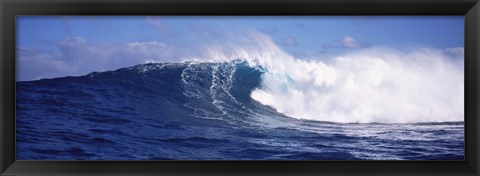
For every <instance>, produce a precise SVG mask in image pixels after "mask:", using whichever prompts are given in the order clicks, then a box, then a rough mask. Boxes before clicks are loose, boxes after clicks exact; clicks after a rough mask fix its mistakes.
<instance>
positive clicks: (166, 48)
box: [16, 16, 464, 81]
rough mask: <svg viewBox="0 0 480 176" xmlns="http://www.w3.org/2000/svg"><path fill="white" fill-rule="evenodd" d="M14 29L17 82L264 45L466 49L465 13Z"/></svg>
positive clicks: (67, 22) (69, 20) (136, 19)
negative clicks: (15, 30)
mask: <svg viewBox="0 0 480 176" xmlns="http://www.w3.org/2000/svg"><path fill="white" fill-rule="evenodd" d="M16 24H17V28H16V29H17V33H16V35H17V36H16V37H17V46H16V47H17V59H16V60H17V81H28V80H37V79H42V78H54V77H63V76H79V75H84V74H88V73H90V72H93V71H106V70H113V69H118V68H123V67H128V66H133V65H136V64H143V63H147V62H183V61H187V60H210V59H219V58H220V57H225V56H229V57H236V54H238V53H242V52H243V53H249V52H253V51H255V52H257V55H256V56H258V52H260V53H261V52H268V51H269V48H268V47H267V48H265V47H264V45H263V44H264V41H261V40H268V41H270V42H271V43H273V44H274V45H275V46H274V47H276V48H279V49H280V50H282V51H283V52H285V53H287V54H288V55H291V56H292V57H294V58H297V59H303V60H328V59H330V58H334V57H337V56H341V55H344V54H345V53H352V52H359V51H363V50H366V49H369V48H393V49H396V50H399V51H405V52H408V51H410V50H415V49H418V48H434V49H437V50H442V51H445V52H450V53H462V54H463V47H464V18H463V16H297V17H288V16H276V17H273V16H270V17H269V16H262V17H258V16H257V17H256V16H245V17H233V16H230V17H229V16H222V17H220V16H219V17H216V16H203V17H202V16H195V17H194V16H18V17H17V23H16ZM258 48H262V49H261V50H259V49H258ZM242 56H245V55H242ZM239 57H240V56H239Z"/></svg>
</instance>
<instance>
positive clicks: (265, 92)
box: [211, 34, 464, 123]
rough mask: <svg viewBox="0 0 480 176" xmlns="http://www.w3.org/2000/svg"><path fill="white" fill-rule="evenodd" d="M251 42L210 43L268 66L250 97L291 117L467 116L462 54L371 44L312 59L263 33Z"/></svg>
mask: <svg viewBox="0 0 480 176" xmlns="http://www.w3.org/2000/svg"><path fill="white" fill-rule="evenodd" d="M247 37H248V36H247ZM240 41H241V40H240ZM244 41H250V43H248V45H246V44H238V43H237V44H235V45H233V44H232V47H230V49H229V50H228V49H227V50H225V49H224V48H223V50H221V51H222V52H218V51H219V50H216V49H211V51H212V52H211V55H212V57H213V58H217V59H218V58H230V59H232V58H245V59H246V60H247V61H248V63H249V64H250V65H252V66H257V65H261V66H262V67H264V68H265V69H266V70H267V72H266V73H265V74H263V76H262V83H261V87H260V88H257V89H255V90H254V91H253V92H252V93H251V97H252V98H253V99H255V100H256V101H258V102H260V103H262V104H264V105H268V106H271V107H272V108H274V109H276V110H277V111H278V112H280V113H283V114H285V115H287V116H290V117H293V118H298V119H308V120H318V121H330V122H346V123H349V122H354V123H356V122H359V123H369V122H381V123H411V122H443V121H463V118H464V62H463V54H461V55H452V54H449V52H448V51H446V50H440V49H435V48H418V49H416V50H415V51H410V52H401V51H398V50H394V49H389V48H369V49H363V50H361V51H358V52H355V53H350V54H345V55H343V56H339V57H335V58H333V59H331V60H329V61H328V62H327V61H325V62H322V61H305V60H299V59H295V58H293V57H292V56H290V55H288V54H286V53H285V52H283V51H282V50H281V49H280V48H279V47H278V46H276V44H275V43H274V42H273V40H272V39H271V38H269V37H268V36H265V35H262V34H255V35H254V37H252V38H250V40H247V39H245V40H244ZM227 46H228V44H227ZM234 46H242V47H237V48H235V47H234ZM214 51H215V52H214ZM453 57H455V58H453Z"/></svg>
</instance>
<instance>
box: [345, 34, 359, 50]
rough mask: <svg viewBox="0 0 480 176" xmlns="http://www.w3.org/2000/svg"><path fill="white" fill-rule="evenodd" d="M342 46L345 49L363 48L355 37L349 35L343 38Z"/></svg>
mask: <svg viewBox="0 0 480 176" xmlns="http://www.w3.org/2000/svg"><path fill="white" fill-rule="evenodd" d="M342 45H343V47H345V48H359V47H361V44H360V42H359V41H357V40H355V39H354V38H353V37H351V36H348V35H347V36H345V37H343V40H342Z"/></svg>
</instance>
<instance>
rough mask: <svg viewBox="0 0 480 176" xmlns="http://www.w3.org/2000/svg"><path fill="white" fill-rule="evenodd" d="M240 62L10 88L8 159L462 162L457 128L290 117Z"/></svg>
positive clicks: (140, 68) (149, 68)
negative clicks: (260, 93) (265, 99)
mask: <svg viewBox="0 0 480 176" xmlns="http://www.w3.org/2000/svg"><path fill="white" fill-rule="evenodd" d="M262 74H263V71H262V69H261V68H252V67H249V66H248V65H247V64H246V63H245V62H240V61H238V62H229V63H175V64H158V63H157V64H144V65H137V66H133V67H129V68H123V69H119V70H115V71H107V72H95V73H91V74H88V75H85V76H80V77H64V78H55V79H44V80H39V81H29V82H17V93H16V96H17V98H16V100H17V104H16V108H17V109H16V112H17V116H16V127H17V136H16V137H17V138H16V140H17V145H16V146H17V153H16V156H17V159H18V160H463V158H464V123H463V122H444V123H414V124H380V123H369V124H359V123H348V124H345V123H330V122H318V121H306V120H297V119H294V118H290V117H286V116H284V115H282V114H280V113H277V112H276V111H275V110H274V109H272V108H270V107H268V106H264V105H262V104H260V103H259V102H257V101H255V100H253V99H252V98H251V97H250V93H251V91H252V89H254V88H256V87H258V86H260V81H261V75H262Z"/></svg>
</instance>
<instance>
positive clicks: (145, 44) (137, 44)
mask: <svg viewBox="0 0 480 176" xmlns="http://www.w3.org/2000/svg"><path fill="white" fill-rule="evenodd" d="M127 45H128V46H129V47H151V46H158V47H167V44H165V43H162V42H157V41H149V42H132V43H128V44H127Z"/></svg>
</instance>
